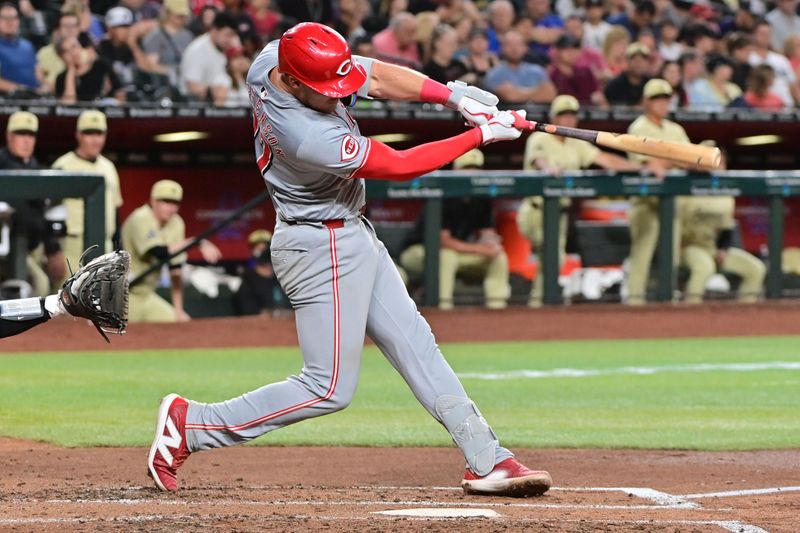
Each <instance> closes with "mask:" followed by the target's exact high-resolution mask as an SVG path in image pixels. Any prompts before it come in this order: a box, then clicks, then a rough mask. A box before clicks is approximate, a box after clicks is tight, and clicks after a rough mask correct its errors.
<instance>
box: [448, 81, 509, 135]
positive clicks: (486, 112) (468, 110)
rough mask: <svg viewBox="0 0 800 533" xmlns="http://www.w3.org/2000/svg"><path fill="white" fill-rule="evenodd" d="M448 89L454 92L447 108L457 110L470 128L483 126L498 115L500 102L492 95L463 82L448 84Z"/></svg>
mask: <svg viewBox="0 0 800 533" xmlns="http://www.w3.org/2000/svg"><path fill="white" fill-rule="evenodd" d="M447 88H448V89H450V90H451V91H452V93H451V94H450V98H449V99H448V101H447V107H449V108H451V109H457V110H458V112H459V113H461V116H463V117H464V120H466V121H467V124H469V125H470V126H482V125H484V124H486V123H488V122H489V120H490V119H491V118H492V117H493V116H495V115H496V114H497V102H498V101H499V100H498V99H497V96H495V95H493V94H492V93H490V92H488V91H484V90H483V89H479V88H477V87H473V86H472V85H467V84H466V83H464V82H463V81H450V82H447Z"/></svg>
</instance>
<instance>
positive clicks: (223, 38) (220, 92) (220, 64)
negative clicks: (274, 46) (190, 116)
mask: <svg viewBox="0 0 800 533" xmlns="http://www.w3.org/2000/svg"><path fill="white" fill-rule="evenodd" d="M237 37H238V36H237V33H236V19H235V18H233V16H231V15H230V14H229V13H226V12H225V11H222V12H220V13H218V14H217V16H216V17H215V18H214V24H213V26H212V28H211V30H210V31H209V32H208V33H206V34H203V35H201V36H200V37H197V38H196V39H195V40H194V41H192V42H191V44H189V46H188V47H187V48H186V51H185V52H184V54H183V57H182V58H181V66H180V73H181V79H182V82H183V84H184V85H183V92H184V94H186V95H188V96H191V97H193V98H194V99H196V100H199V101H201V102H206V101H209V100H211V101H212V102H213V103H214V105H217V106H222V105H224V104H225V99H226V98H227V94H228V90H229V89H230V88H231V79H230V76H228V72H227V70H226V67H227V64H228V59H227V58H226V57H225V50H227V49H228V48H230V47H231V44H232V43H234V42H235V40H236V39H237Z"/></svg>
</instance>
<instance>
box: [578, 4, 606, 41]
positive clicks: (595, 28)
mask: <svg viewBox="0 0 800 533" xmlns="http://www.w3.org/2000/svg"><path fill="white" fill-rule="evenodd" d="M604 17H605V5H604V2H603V0H587V1H586V22H584V23H583V46H587V47H589V48H594V49H596V50H602V49H603V43H604V42H605V41H606V37H607V36H608V32H610V31H611V24H609V23H608V22H606V21H605V18H604Z"/></svg>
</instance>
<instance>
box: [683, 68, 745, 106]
mask: <svg viewBox="0 0 800 533" xmlns="http://www.w3.org/2000/svg"><path fill="white" fill-rule="evenodd" d="M706 72H708V76H707V77H704V78H700V79H699V80H697V82H695V83H694V84H693V85H692V86H691V87H690V92H689V105H690V106H692V107H702V108H703V109H705V110H709V111H720V110H722V109H724V108H726V107H728V106H730V105H732V104H735V103H736V102H737V101H738V100H741V97H742V90H741V89H740V88H739V87H738V86H737V85H736V84H735V83H732V82H731V78H732V77H733V61H732V60H730V59H728V58H727V57H725V56H722V55H712V56H709V57H708V60H707V61H706Z"/></svg>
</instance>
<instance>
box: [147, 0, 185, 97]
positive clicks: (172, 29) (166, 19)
mask: <svg viewBox="0 0 800 533" xmlns="http://www.w3.org/2000/svg"><path fill="white" fill-rule="evenodd" d="M188 18H189V4H188V2H187V1H186V0H164V10H163V11H162V12H161V18H160V24H159V27H158V28H156V29H155V30H153V31H151V32H150V33H148V34H147V35H146V36H145V38H144V39H143V40H142V51H143V53H144V55H145V58H146V60H145V65H144V68H141V70H142V71H143V72H146V73H148V74H150V75H153V76H161V77H163V79H162V82H161V84H162V85H164V84H165V85H171V86H173V87H177V86H178V85H179V69H180V64H181V58H182V57H183V54H184V52H185V51H186V48H187V47H188V46H189V44H190V43H191V42H192V39H193V36H192V33H191V32H190V31H189V30H188V29H186V21H187V20H188Z"/></svg>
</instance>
